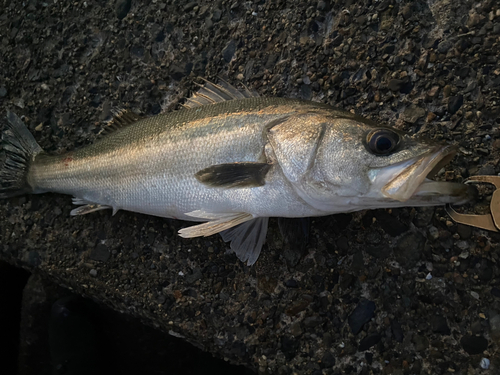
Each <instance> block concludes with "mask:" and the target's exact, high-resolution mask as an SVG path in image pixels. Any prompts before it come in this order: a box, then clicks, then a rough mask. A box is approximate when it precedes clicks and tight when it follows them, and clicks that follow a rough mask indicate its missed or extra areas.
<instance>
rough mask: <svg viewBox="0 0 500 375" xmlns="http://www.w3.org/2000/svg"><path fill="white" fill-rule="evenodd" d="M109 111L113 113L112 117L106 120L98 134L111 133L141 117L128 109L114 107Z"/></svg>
mask: <svg viewBox="0 0 500 375" xmlns="http://www.w3.org/2000/svg"><path fill="white" fill-rule="evenodd" d="M111 113H112V114H113V118H112V119H111V120H110V121H108V123H107V124H106V126H105V127H104V128H102V130H101V131H100V132H99V135H105V134H109V133H112V132H114V131H116V130H118V129H121V128H123V127H125V126H128V125H131V124H133V123H134V122H137V121H139V120H140V119H141V118H142V117H141V116H139V115H138V114H136V113H134V112H132V111H131V110H130V109H123V108H115V109H112V110H111Z"/></svg>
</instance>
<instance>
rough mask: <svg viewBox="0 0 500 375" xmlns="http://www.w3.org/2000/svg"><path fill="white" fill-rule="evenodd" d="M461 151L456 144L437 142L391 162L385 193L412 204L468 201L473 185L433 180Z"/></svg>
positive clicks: (471, 194) (472, 195) (384, 187)
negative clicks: (414, 155)
mask: <svg viewBox="0 0 500 375" xmlns="http://www.w3.org/2000/svg"><path fill="white" fill-rule="evenodd" d="M457 151H458V147H456V146H449V145H444V146H437V147H435V148H433V149H432V150H430V151H429V152H427V153H425V154H423V155H420V156H418V157H415V158H412V159H408V160H405V161H403V162H401V163H398V164H396V165H393V166H391V167H390V168H389V170H388V172H389V174H391V173H390V172H393V173H392V176H389V182H387V183H386V184H385V185H384V186H383V188H382V189H381V190H382V194H383V195H384V196H385V197H387V198H390V199H393V200H396V201H399V202H406V203H408V205H409V206H412V205H434V204H447V203H450V204H463V203H466V202H468V201H469V200H471V198H473V197H474V192H475V189H474V188H472V187H471V186H469V185H465V184H460V183H454V182H441V181H433V180H432V178H433V177H434V176H435V175H436V174H437V173H438V172H439V170H441V168H443V167H444V166H445V165H446V164H448V163H449V162H450V161H451V160H452V159H453V158H454V157H455V155H456V153H457Z"/></svg>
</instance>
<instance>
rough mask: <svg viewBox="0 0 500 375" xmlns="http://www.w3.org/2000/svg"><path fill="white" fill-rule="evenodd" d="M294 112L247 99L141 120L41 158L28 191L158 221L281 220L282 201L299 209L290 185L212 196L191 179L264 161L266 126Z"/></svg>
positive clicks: (278, 103)
mask: <svg viewBox="0 0 500 375" xmlns="http://www.w3.org/2000/svg"><path fill="white" fill-rule="evenodd" d="M299 105H302V106H303V105H304V102H302V101H296V100H289V99H288V100H287V99H280V98H252V99H243V100H235V101H227V102H221V103H216V104H213V105H209V106H203V107H200V108H197V109H193V110H188V111H182V110H181V111H175V112H171V113H167V114H164V115H159V116H155V117H150V118H145V119H142V120H139V121H138V122H137V123H136V124H134V125H132V126H127V127H125V128H122V129H119V130H117V131H115V132H114V133H112V134H109V135H108V136H106V137H104V138H103V139H100V140H99V141H97V142H96V143H95V144H93V145H90V146H88V147H85V148H82V149H80V150H76V151H74V152H71V153H70V154H64V155H60V156H46V155H40V156H39V157H38V158H37V159H36V160H35V162H34V164H33V165H32V172H30V183H31V184H32V186H36V187H37V189H36V192H47V191H52V192H59V193H63V194H70V195H74V196H77V197H80V198H82V199H84V200H86V201H89V202H94V203H97V204H102V205H109V206H112V207H115V208H117V209H124V210H130V211H136V212H141V213H145V214H150V215H156V216H161V217H175V218H179V219H181V218H182V219H188V217H187V216H185V215H184V214H185V213H187V212H191V211H194V210H199V209H201V210H203V209H207V208H210V209H211V210H212V211H213V210H215V211H216V212H217V211H219V212H227V211H228V209H229V210H230V212H233V211H236V212H239V211H242V212H248V211H249V210H253V212H254V213H255V214H256V215H267V216H269V215H270V214H276V213H277V214H278V215H279V214H281V215H285V214H286V213H285V212H280V208H282V207H283V204H282V203H281V202H283V201H285V202H286V201H287V200H288V202H286V203H287V206H286V207H288V208H287V210H289V205H290V204H293V206H297V209H299V207H298V206H299V205H298V204H297V201H296V199H297V198H296V194H295V193H293V191H292V189H291V188H290V186H289V184H284V183H281V182H282V181H276V182H275V183H270V184H266V186H265V187H263V189H260V190H258V191H257V190H255V189H251V188H246V189H238V190H217V189H213V188H210V187H205V186H203V185H200V184H199V183H198V181H197V180H196V179H195V178H194V174H195V173H196V172H197V171H199V170H201V169H203V168H206V167H208V166H210V165H215V164H222V163H232V162H244V161H249V162H252V161H257V160H259V159H262V156H263V152H264V147H265V143H267V139H266V135H265V133H264V130H265V126H266V125H267V124H268V123H270V122H272V121H273V120H276V119H278V118H282V117H286V116H289V115H291V114H293V113H294V112H296V111H297V106H299ZM294 196H295V199H290V197H294ZM263 197H266V199H265V200H264V199H262V198H263ZM258 202H260V203H261V205H262V207H258V204H259V203H258ZM300 203H303V202H300ZM306 209H307V207H302V209H300V210H299V213H300V212H301V211H304V210H306ZM238 210H239V211H238ZM313 213H314V212H311V214H313ZM285 216H286V215H285ZM191 220H192V218H191Z"/></svg>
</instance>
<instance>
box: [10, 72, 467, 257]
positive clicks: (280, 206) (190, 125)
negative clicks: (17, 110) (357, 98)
mask: <svg viewBox="0 0 500 375" xmlns="http://www.w3.org/2000/svg"><path fill="white" fill-rule="evenodd" d="M200 87H201V88H200V89H199V91H198V92H196V93H195V94H193V95H192V96H191V97H190V98H188V99H187V100H186V102H185V103H184V104H183V107H184V108H182V109H179V110H176V111H171V112H168V113H161V114H158V115H156V116H152V117H141V116H139V115H137V114H135V113H134V112H132V111H129V110H120V111H117V113H116V115H115V117H114V119H113V120H112V121H111V123H110V124H109V126H107V127H106V128H105V130H106V132H107V133H108V134H105V135H103V136H102V137H100V139H98V140H97V141H96V142H95V143H93V144H91V145H88V146H85V147H82V148H80V149H76V150H73V151H69V152H66V153H62V154H60V155H49V154H47V153H46V152H44V151H43V150H42V148H41V147H40V146H39V145H38V144H37V142H36V140H35V138H34V137H33V135H32V134H31V133H30V132H29V130H28V129H27V128H26V126H25V125H24V123H23V122H22V120H21V119H20V118H19V117H18V116H17V115H15V114H14V113H13V112H10V111H7V114H6V117H5V118H6V121H5V125H4V129H3V132H2V150H3V152H4V153H5V161H4V164H3V166H2V167H1V168H0V198H1V199H5V198H10V197H14V196H17V195H23V194H28V193H31V194H40V193H45V192H55V193H61V194H68V195H72V196H73V203H74V204H75V205H77V206H78V207H76V208H75V209H73V210H72V211H71V215H73V216H78V215H84V214H88V213H91V212H95V211H98V210H103V209H110V210H112V214H113V215H114V214H116V212H117V211H118V210H126V211H133V212H139V213H143V214H148V215H154V216H159V217H164V218H173V219H180V220H186V221H193V222H197V224H196V225H192V226H189V227H185V228H182V229H181V230H179V235H180V236H182V237H184V238H192V237H201V236H205V237H206V236H211V235H214V234H216V233H220V234H221V235H222V238H223V240H224V241H225V242H230V248H231V250H232V251H233V252H234V253H235V254H236V256H237V257H238V258H239V259H240V260H241V261H243V262H246V263H247V265H253V264H254V263H255V262H256V261H257V259H258V257H259V254H260V252H261V249H262V247H263V244H264V242H265V239H266V233H267V228H268V221H269V218H271V217H278V218H307V217H316V216H325V215H332V214H336V213H347V212H354V211H359V210H366V209H376V208H391V207H410V206H413V207H418V206H435V205H445V204H463V203H466V202H468V201H469V200H470V199H471V198H472V197H473V195H474V192H473V190H472V188H471V187H470V186H467V185H465V184H462V183H456V182H442V181H435V180H432V179H431V178H432V177H433V176H435V175H436V174H437V172H438V171H439V170H440V169H442V168H443V166H445V165H446V164H448V163H449V162H450V161H451V159H452V158H453V157H454V156H455V154H456V153H457V147H456V146H453V145H447V144H439V143H436V142H434V141H431V140H425V139H422V138H420V137H417V136H411V135H409V134H406V133H405V132H402V131H400V130H398V129H395V128H393V127H390V126H388V125H386V124H379V123H376V122H373V121H371V120H368V119H366V118H364V117H361V116H359V115H356V114H353V113H351V112H347V111H344V110H340V109H337V108H335V107H332V106H330V105H328V104H324V103H318V102H313V101H304V100H299V99H292V98H278V97H275V98H273V97H261V96H259V95H258V94H257V93H255V92H254V91H251V90H250V89H248V88H246V87H245V89H237V88H235V87H234V86H232V85H230V84H229V83H227V82H225V81H221V82H220V83H218V84H215V83H211V82H209V81H205V82H204V84H200Z"/></svg>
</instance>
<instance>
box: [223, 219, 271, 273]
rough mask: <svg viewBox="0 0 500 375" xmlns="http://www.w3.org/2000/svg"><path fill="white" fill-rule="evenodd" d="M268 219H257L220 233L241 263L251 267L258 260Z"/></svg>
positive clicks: (264, 238) (264, 239)
mask: <svg viewBox="0 0 500 375" xmlns="http://www.w3.org/2000/svg"><path fill="white" fill-rule="evenodd" d="M268 222H269V218H268V217H258V218H255V219H253V220H249V221H247V222H245V223H243V224H240V225H238V226H235V227H232V228H230V229H227V230H225V231H223V232H221V233H220V235H221V236H222V239H223V240H224V242H231V250H233V251H234V253H235V254H236V256H237V257H238V259H239V260H241V261H242V262H247V265H249V266H251V265H252V264H254V263H255V262H256V261H257V259H258V258H259V255H260V251H261V250H262V246H263V245H264V242H265V241H266V234H267V225H268Z"/></svg>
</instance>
